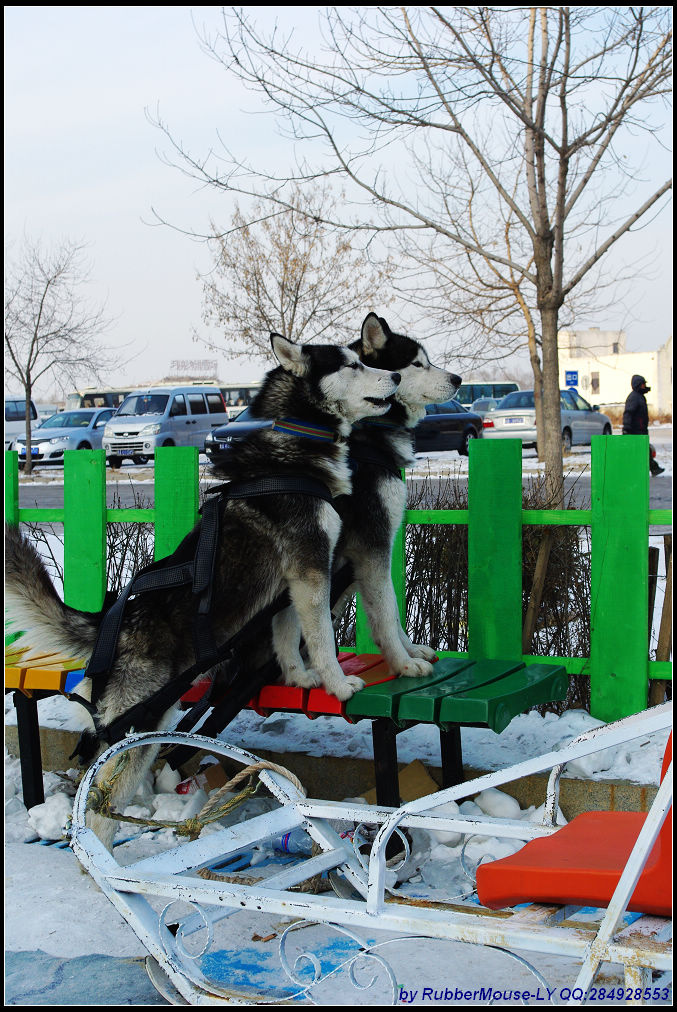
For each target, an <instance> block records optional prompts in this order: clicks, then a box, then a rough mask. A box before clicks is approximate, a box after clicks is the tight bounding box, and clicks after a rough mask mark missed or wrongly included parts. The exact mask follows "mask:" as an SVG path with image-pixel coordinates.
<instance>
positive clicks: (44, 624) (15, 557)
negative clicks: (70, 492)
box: [5, 524, 99, 660]
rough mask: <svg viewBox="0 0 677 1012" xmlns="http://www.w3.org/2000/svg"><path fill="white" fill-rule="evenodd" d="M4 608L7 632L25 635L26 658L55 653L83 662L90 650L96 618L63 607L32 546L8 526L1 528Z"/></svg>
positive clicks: (95, 631) (95, 629)
mask: <svg viewBox="0 0 677 1012" xmlns="http://www.w3.org/2000/svg"><path fill="white" fill-rule="evenodd" d="M5 608H6V615H7V618H8V619H9V620H10V622H11V623H12V626H11V628H10V631H17V632H18V631H19V630H21V631H23V632H25V634H26V636H25V641H26V645H27V647H28V654H27V656H30V655H31V654H36V653H55V652H58V653H61V654H63V655H64V657H72V658H74V659H76V660H79V659H80V658H82V659H83V660H84V659H85V658H88V657H89V655H90V654H91V652H92V650H93V649H94V643H95V641H96V633H97V629H98V624H99V620H98V615H95V614H91V615H90V614H88V613H87V612H82V611H76V610H75V609H74V608H69V607H68V606H67V605H65V604H64V603H63V601H62V600H61V599H60V597H59V595H58V594H57V592H56V590H55V589H54V585H53V584H52V581H51V580H50V578H49V574H48V573H47V570H46V568H45V565H44V563H43V561H42V559H41V558H40V555H39V554H38V552H37V550H36V549H35V547H34V545H33V544H32V543H31V542H30V541H29V540H28V539H27V538H25V537H24V536H23V535H22V534H21V533H20V531H19V529H18V527H12V526H10V525H9V524H6V525H5Z"/></svg>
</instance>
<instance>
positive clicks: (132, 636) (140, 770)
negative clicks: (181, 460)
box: [5, 334, 400, 846]
mask: <svg viewBox="0 0 677 1012" xmlns="http://www.w3.org/2000/svg"><path fill="white" fill-rule="evenodd" d="M271 343H272V348H273V351H274V353H275V356H276V357H277V360H278V362H279V365H278V366H277V367H276V368H274V369H272V370H271V371H270V372H269V373H268V374H267V376H266V377H265V379H264V381H263V384H262V386H261V389H260V391H259V394H258V395H257V398H256V401H255V404H254V411H255V413H256V414H257V415H258V416H259V417H262V418H273V419H277V420H279V422H280V429H278V428H277V427H276V426H274V427H273V428H272V429H262V430H259V431H256V432H254V433H252V434H251V435H250V436H249V437H248V438H247V440H246V441H245V442H244V443H243V445H242V446H241V448H240V450H239V452H238V454H237V455H236V456H237V459H236V460H234V462H233V464H232V466H231V467H230V468H229V471H230V475H229V476H230V477H231V478H235V479H255V478H259V477H265V476H271V475H276V476H281V475H285V474H287V475H298V474H303V475H304V476H306V477H309V478H314V479H315V480H317V481H319V482H321V483H323V484H324V486H326V488H328V490H329V492H330V493H331V495H332V496H341V495H346V494H348V493H349V492H350V488H351V483H350V468H349V466H348V443H347V440H348V436H349V435H350V432H351V428H352V425H353V424H354V423H355V422H356V421H357V420H358V419H360V418H363V417H365V416H366V415H380V414H385V412H386V411H388V410H389V409H390V402H389V400H388V398H389V397H391V396H392V394H393V393H394V392H395V391H396V390H397V387H398V385H399V381H400V377H399V375H398V374H397V373H396V372H395V371H394V370H393V371H388V372H385V371H383V370H376V369H373V368H370V367H368V366H366V365H365V364H364V363H363V362H361V361H360V358H359V356H358V355H357V353H356V352H355V351H353V350H351V349H348V348H341V347H334V346H312V345H303V346H301V345H297V344H294V343H293V342H291V341H289V340H287V339H286V338H284V337H282V336H281V335H279V334H274V335H271ZM285 423H290V424H289V425H285ZM299 423H300V424H301V428H305V430H306V431H305V434H304V435H296V434H295V425H296V426H298V424H299ZM285 430H286V431H285ZM308 432H311V434H312V433H313V432H314V433H315V435H316V437H317V438H310V439H309V438H307V435H308ZM339 532H340V519H339V516H338V514H337V513H336V511H335V510H334V508H333V507H332V505H331V504H330V503H329V502H328V501H326V500H325V499H321V498H317V497H315V496H312V495H307V494H300V493H288V492H285V493H283V494H278V495H265V496H263V495H261V496H257V497H255V498H253V499H251V498H249V499H231V500H229V501H227V502H226V504H225V506H224V507H223V510H222V517H221V523H220V529H219V537H218V543H217V548H216V558H215V561H214V582H213V601H214V605H213V608H212V614H211V623H212V629H213V633H214V638H215V640H216V642H217V643H224V642H225V641H226V640H228V639H229V638H230V637H231V636H232V635H234V634H235V633H237V632H238V631H239V630H240V629H241V628H242V627H243V626H244V625H245V623H246V622H247V621H248V620H249V619H250V618H251V617H252V616H253V615H255V614H256V613H257V612H259V611H260V610H261V609H262V608H264V607H265V606H266V605H268V604H269V603H270V602H271V601H273V600H274V599H275V598H276V597H277V596H278V595H279V594H280V593H281V592H282V591H283V590H284V589H285V588H288V590H289V595H290V598H291V602H292V604H293V607H294V609H295V612H296V615H297V616H298V620H299V623H300V627H301V632H302V635H303V637H304V640H305V643H306V647H307V652H308V660H309V664H310V666H311V668H312V670H313V672H314V673H315V677H316V678H317V679H318V681H319V682H320V683H321V684H322V685H323V686H324V687H325V688H326V689H327V691H328V692H330V693H333V694H334V695H336V696H337V697H338V698H339V699H348V698H350V696H351V695H352V694H353V693H354V692H355V691H356V690H357V689H358V688H361V686H362V682H361V680H360V679H359V678H355V677H346V676H345V675H344V674H343V671H342V670H341V668H340V666H339V664H338V661H337V659H336V655H335V649H334V635H333V627H332V623H331V612H330V601H329V592H330V578H331V567H332V560H333V554H334V549H335V546H336V542H337V540H338V536H339ZM193 534H194V532H193ZM192 536H193V535H188V538H191V537H192ZM5 600H6V606H7V610H8V612H9V617H10V618H11V619H12V621H14V622H15V623H16V624H17V626H18V627H19V628H22V629H25V630H28V635H29V636H30V643H31V647H32V648H33V650H34V651H40V650H58V651H61V652H63V653H65V654H66V655H69V656H72V657H86V656H89V655H90V654H91V652H92V650H93V647H94V644H95V641H96V636H97V630H98V627H99V624H100V621H101V615H100V614H89V613H86V612H80V611H76V610H75V609H73V608H69V607H67V606H66V605H64V604H63V602H62V601H61V600H60V598H59V597H58V595H57V594H56V592H55V590H54V588H53V586H52V583H51V581H50V579H49V576H48V575H47V572H46V570H45V568H44V566H43V564H42V561H41V559H40V557H39V555H38V554H37V552H36V551H35V549H34V548H33V547H32V546H31V544H30V543H29V542H28V541H27V540H25V539H24V538H23V537H22V535H21V534H20V533H19V531H18V529H16V528H11V527H8V528H7V529H6V599H5ZM192 614H193V608H192V603H191V588H190V586H187V587H178V588H175V589H172V590H168V591H149V592H148V593H146V594H140V595H138V596H136V597H134V598H131V599H130V600H129V602H128V603H127V607H126V611H125V615H124V619H123V622H122V627H121V632H120V636H119V639H118V646H117V654H116V658H115V662H114V664H113V667H112V669H111V672H110V675H109V676H108V678H107V680H106V682H105V686H104V687H103V689H102V691H101V693H100V696H99V699H98V702H97V716H98V719H99V721H100V724H101V726H102V727H104V728H105V727H106V726H107V725H109V724H110V723H111V722H112V721H114V720H115V719H116V718H118V717H119V716H120V715H121V714H123V713H125V712H126V711H127V710H128V709H129V708H130V707H131V706H133V705H134V704H136V703H139V702H141V701H143V700H145V699H147V698H149V697H150V696H151V695H152V693H153V692H155V691H156V690H158V689H160V688H161V687H162V686H164V685H165V684H167V682H168V681H169V680H170V679H171V678H172V677H174V676H177V675H179V674H180V673H181V672H182V671H184V670H186V669H188V668H189V667H190V665H191V664H192V663H193V660H194V654H193V636H192ZM88 690H89V691H90V692H91V682H90V685H89V686H88ZM84 695H85V693H84V692H83V696H84ZM170 719H171V714H169V712H168V713H167V714H165V716H164V718H163V719H162V720H161V721H160V723H159V725H158V724H156V725H155V727H148V726H137V727H136V728H135V729H136V730H137V731H140V730H154V729H156V728H157V727H162V726H166V724H167V722H168V721H169V720H170ZM142 751H145V752H146V753H147V754H146V755H145V756H143V755H140V753H142ZM151 752H153V750H152V749H145V750H141V749H134V750H132V751H131V752H129V753H128V755H129V756H134V757H137V756H138V758H135V759H134V760H130V761H128V763H127V767H126V768H125V770H124V772H123V773H122V775H120V776H119V777H118V779H116V781H115V788H114V805H113V808H114V810H117V811H120V810H121V807H124V805H125V804H127V802H128V800H129V798H130V797H132V796H133V794H134V791H135V790H136V787H137V784H138V782H139V780H140V778H141V777H142V776H143V774H144V772H145V771H146V769H147V768H148V767H149V765H150V763H151V762H152V761H153V758H154V754H155V753H153V754H150V753H151ZM102 779H104V780H105V779H106V771H105V770H104V771H102ZM91 824H92V826H93V828H94V829H95V831H96V832H97V834H98V835H99V837H100V838H101V839H102V840H103V842H104V843H105V844H107V845H108V846H110V845H111V843H112V837H113V834H114V832H115V823H114V822H111V820H110V819H103V818H102V817H100V816H95V817H93V818H92V820H91Z"/></svg>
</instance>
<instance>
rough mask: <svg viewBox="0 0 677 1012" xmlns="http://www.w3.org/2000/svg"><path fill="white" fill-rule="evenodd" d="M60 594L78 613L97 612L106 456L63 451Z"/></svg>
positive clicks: (102, 583) (102, 576)
mask: <svg viewBox="0 0 677 1012" xmlns="http://www.w3.org/2000/svg"><path fill="white" fill-rule="evenodd" d="M63 509H64V522H63V536H64V559H63V593H64V601H65V602H66V604H68V605H70V606H71V608H77V609H78V610H79V611H99V610H100V608H101V607H102V605H103V599H104V596H105V593H106V455H105V453H104V451H103V450H67V451H66V453H65V454H64V482H63Z"/></svg>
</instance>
